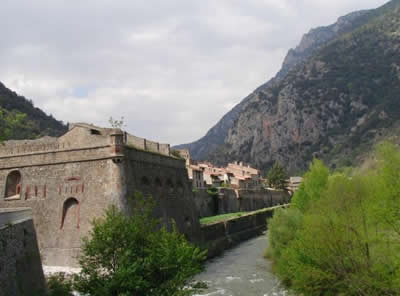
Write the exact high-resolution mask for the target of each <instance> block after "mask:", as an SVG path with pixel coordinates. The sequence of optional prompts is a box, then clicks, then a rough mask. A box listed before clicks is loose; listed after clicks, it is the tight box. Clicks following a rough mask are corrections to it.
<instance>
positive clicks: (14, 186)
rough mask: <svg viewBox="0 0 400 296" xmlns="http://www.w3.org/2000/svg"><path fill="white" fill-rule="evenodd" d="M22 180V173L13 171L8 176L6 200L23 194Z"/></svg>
mask: <svg viewBox="0 0 400 296" xmlns="http://www.w3.org/2000/svg"><path fill="white" fill-rule="evenodd" d="M21 179H22V176H21V173H20V171H12V172H10V173H9V174H8V176H7V179H6V192H5V196H4V197H5V198H7V197H11V196H14V195H17V194H20V193H21Z"/></svg>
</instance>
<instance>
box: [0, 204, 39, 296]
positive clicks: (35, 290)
mask: <svg viewBox="0 0 400 296" xmlns="http://www.w3.org/2000/svg"><path fill="white" fill-rule="evenodd" d="M45 289H46V288H45V279H44V275H43V270H42V264H41V261H40V254H39V248H38V244H37V240H36V232H35V227H34V225H33V221H32V213H31V211H30V209H0V296H25V295H38V296H39V295H45V292H46V291H45Z"/></svg>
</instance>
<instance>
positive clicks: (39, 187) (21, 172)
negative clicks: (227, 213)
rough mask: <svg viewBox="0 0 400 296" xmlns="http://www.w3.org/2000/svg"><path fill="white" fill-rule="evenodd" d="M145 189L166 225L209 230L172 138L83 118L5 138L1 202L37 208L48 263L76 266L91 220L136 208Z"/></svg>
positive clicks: (0, 157) (0, 150) (0, 158)
mask: <svg viewBox="0 0 400 296" xmlns="http://www.w3.org/2000/svg"><path fill="white" fill-rule="evenodd" d="M137 191H139V192H142V193H144V195H145V196H152V197H153V199H154V201H155V205H156V206H155V209H154V215H155V216H156V217H158V218H160V220H161V222H162V224H163V225H165V226H166V227H168V228H170V227H171V221H175V223H176V226H177V229H178V230H179V231H180V232H182V233H184V234H185V235H186V237H187V238H188V239H189V240H191V241H193V242H196V240H198V239H199V238H200V237H201V231H200V225H199V222H198V213H197V212H196V207H195V206H194V202H193V195H192V190H191V186H190V183H189V179H188V175H187V171H186V167H185V161H184V160H182V159H178V158H176V157H173V156H171V155H170V147H169V145H168V144H160V143H156V142H152V141H149V140H146V139H142V138H138V137H135V136H133V135H130V134H128V133H126V132H124V131H122V130H120V129H109V128H100V127H97V126H93V125H88V124H82V123H78V124H73V125H71V126H70V129H69V131H68V132H67V133H66V134H64V135H63V136H61V137H59V138H51V137H44V138H40V139H37V140H23V141H7V142H5V143H3V144H0V208H19V207H28V208H31V209H32V216H33V222H34V224H35V228H36V232H37V237H38V241H39V249H40V252H41V255H42V260H43V263H44V264H45V265H55V266H76V265H77V260H76V257H77V255H79V253H80V247H81V239H82V237H84V236H86V235H88V233H89V231H90V229H91V221H92V220H93V219H94V218H98V217H102V216H103V214H104V210H105V209H106V208H107V207H109V206H110V205H115V206H117V207H118V208H120V209H122V210H124V211H126V212H130V210H129V209H130V203H129V198H130V197H133V196H134V194H135V192H137Z"/></svg>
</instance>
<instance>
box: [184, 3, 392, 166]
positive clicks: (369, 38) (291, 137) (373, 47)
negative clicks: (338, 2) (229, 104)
mask: <svg viewBox="0 0 400 296" xmlns="http://www.w3.org/2000/svg"><path fill="white" fill-rule="evenodd" d="M399 6H400V2H399V1H397V0H396V1H391V2H389V3H388V4H386V5H385V6H383V7H381V8H379V9H376V10H370V11H360V12H356V13H352V14H349V15H347V16H345V17H342V18H340V19H339V20H338V21H337V23H335V24H333V25H331V26H328V27H322V28H317V29H314V30H311V31H310V32H309V33H308V34H306V35H305V36H304V37H303V39H302V41H301V43H300V44H299V46H298V47H296V48H295V49H293V50H291V51H289V53H288V55H287V57H286V59H285V61H284V63H283V67H282V70H281V71H280V72H279V73H278V74H277V76H276V77H275V78H274V79H272V80H271V81H269V82H268V83H266V84H265V85H263V86H261V87H260V88H258V89H257V90H255V91H254V92H253V93H252V94H251V95H250V96H249V97H247V98H246V99H245V100H243V101H242V102H241V103H240V104H239V105H238V106H237V109H236V111H235V112H236V113H234V114H235V117H234V118H231V122H232V123H233V124H232V126H231V127H230V128H229V129H228V130H226V135H224V134H219V136H220V137H221V138H220V139H219V141H220V142H221V141H222V138H223V144H220V145H218V146H217V148H216V149H213V150H211V151H209V153H208V155H207V158H208V159H209V160H211V161H213V162H216V163H221V164H222V163H225V162H227V161H232V160H235V159H241V160H243V161H245V162H248V163H250V164H252V165H253V166H255V167H258V168H260V169H268V168H269V167H270V166H271V165H272V164H273V162H275V161H279V162H280V163H282V164H283V165H285V166H286V167H287V168H288V170H289V171H290V172H291V173H296V172H298V171H303V170H304V169H306V167H307V165H308V163H309V162H310V161H311V160H312V158H313V157H314V156H318V157H320V158H322V159H324V160H325V161H326V162H327V163H328V164H329V165H330V166H331V167H338V166H346V165H351V164H353V163H354V161H356V160H357V157H359V155H361V154H362V152H363V151H366V150H368V149H370V147H371V145H373V143H375V142H376V140H377V139H381V138H385V137H387V136H390V135H392V134H394V133H395V132H394V130H396V129H397V127H398V125H399V118H400V103H399V96H400V87H399V85H400V84H399V71H398V69H399V61H398V56H399V54H400V52H399V50H400V33H399V27H400V18H399V15H400V9H399ZM218 127H219V126H218V124H217V126H216V127H214V128H213V129H212V130H211V131H210V132H209V134H208V135H212V134H213V133H214V134H215V135H216V134H217V132H215V131H217V130H218ZM207 141H209V137H208V138H203V139H201V140H199V141H198V142H197V143H195V144H192V146H190V145H189V149H191V148H192V147H195V149H194V150H192V154H193V155H194V157H199V155H198V154H196V151H199V150H201V149H205V147H207V145H208V144H207V143H208V142H207ZM198 145H200V146H202V148H201V149H200V148H198V147H197V146H198ZM210 146H212V145H209V146H208V147H210ZM193 152H194V153H193ZM200 156H204V155H200Z"/></svg>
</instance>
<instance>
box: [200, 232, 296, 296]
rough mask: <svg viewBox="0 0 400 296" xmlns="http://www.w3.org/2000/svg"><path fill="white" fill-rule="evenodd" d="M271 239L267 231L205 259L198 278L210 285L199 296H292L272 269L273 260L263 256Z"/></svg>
mask: <svg viewBox="0 0 400 296" xmlns="http://www.w3.org/2000/svg"><path fill="white" fill-rule="evenodd" d="M267 243H268V239H267V236H266V235H265V234H264V235H262V236H259V237H257V238H253V239H251V240H248V241H246V242H244V243H241V244H240V245H238V246H236V247H235V248H233V249H230V250H228V251H225V252H224V254H223V255H222V256H220V257H216V258H214V259H212V260H210V261H208V262H207V263H206V267H205V270H204V271H203V272H202V273H200V274H199V275H197V276H196V278H195V280H197V281H203V282H205V283H206V284H207V286H208V289H206V290H204V291H202V292H201V293H200V294H197V295H196V296H219V295H224V296H253V295H254V296H281V295H284V296H289V295H290V294H289V293H288V291H287V290H286V289H285V288H284V287H282V286H281V285H280V282H279V280H278V279H277V277H276V276H275V275H273V274H272V272H271V263H270V262H269V261H268V260H265V259H264V258H263V254H264V250H265V249H266V247H267Z"/></svg>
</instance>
